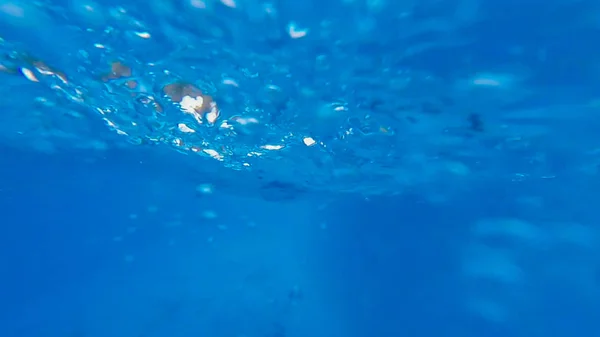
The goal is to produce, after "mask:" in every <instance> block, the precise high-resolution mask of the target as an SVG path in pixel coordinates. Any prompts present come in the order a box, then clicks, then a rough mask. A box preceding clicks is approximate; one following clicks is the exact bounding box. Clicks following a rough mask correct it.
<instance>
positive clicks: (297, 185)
mask: <svg viewBox="0 0 600 337" xmlns="http://www.w3.org/2000/svg"><path fill="white" fill-rule="evenodd" d="M580 3H582V2H581V1H579V2H568V1H566V2H558V3H554V4H552V5H549V7H548V8H552V9H551V10H548V11H547V12H548V13H546V12H545V13H546V14H545V16H544V17H541V18H540V20H547V21H550V20H552V21H553V26H551V25H549V24H548V22H546V21H543V22H541V23H540V24H539V25H537V26H536V28H529V29H528V30H524V31H522V32H519V33H518V34H517V32H515V31H514V30H515V29H512V30H511V27H517V26H518V25H519V24H520V23H523V24H525V23H527V24H528V21H529V20H530V17H527V19H525V18H524V17H526V15H516V14H515V13H516V12H514V11H511V10H510V9H511V8H509V7H510V5H505V6H507V8H504V9H506V13H507V14H506V16H503V15H501V14H499V13H501V12H502V11H499V9H498V6H500V7H502V6H504V5H498V4H492V3H483V2H478V1H476V0H455V1H434V0H427V1H404V2H402V3H398V2H389V1H385V0H379V1H378V0H336V1H328V2H325V3H323V2H317V1H308V2H278V1H251V0H249V1H241V0H238V1H234V0H222V1H216V0H207V1H203V0H178V1H159V0H154V1H148V2H143V3H141V2H140V3H136V2H131V3H117V2H113V1H104V2H102V5H101V4H100V3H94V2H91V1H67V2H64V1H62V2H61V1H38V2H19V1H7V0H3V1H0V36H1V37H2V39H1V40H0V48H1V52H2V58H1V59H0V73H1V75H0V76H1V78H2V81H3V85H2V87H1V90H2V96H3V99H2V100H1V101H0V103H1V105H2V110H3V113H2V115H1V116H0V118H1V120H0V121H1V122H0V131H1V134H0V135H1V139H2V142H3V144H4V145H6V146H11V147H19V148H22V149H28V150H35V151H43V152H45V153H55V152H60V151H71V150H83V151H87V152H89V154H90V156H91V157H102V156H103V152H105V151H109V150H110V149H113V148H121V149H126V150H131V151H136V149H138V148H139V147H145V148H148V147H151V146H154V147H155V151H156V153H159V152H160V151H163V149H172V150H174V151H177V152H180V153H182V154H183V155H188V156H193V157H194V159H193V160H186V161H185V162H186V163H187V164H186V165H191V166H193V167H194V168H195V169H197V170H198V171H199V172H202V171H203V168H204V167H210V168H211V169H210V170H211V172H215V171H218V170H221V169H222V170H232V171H235V172H245V173H244V174H242V173H240V175H239V176H237V175H235V174H231V175H230V177H231V179H239V180H242V179H254V180H256V181H262V179H264V181H266V183H264V184H263V183H257V184H255V185H256V186H260V188H261V189H265V190H267V191H270V187H269V186H275V187H277V186H288V187H289V189H287V190H289V191H298V192H300V191H315V190H318V191H330V192H335V193H342V192H358V193H363V194H398V193H405V192H412V193H414V192H417V191H418V193H422V194H424V195H426V196H427V198H428V199H430V200H436V201H442V200H444V199H445V198H447V197H448V196H449V195H452V194H455V193H457V192H460V191H462V190H464V189H465V188H466V187H465V186H472V185H469V184H472V183H477V182H485V181H489V180H490V179H493V180H494V181H499V180H500V181H506V182H512V181H532V180H534V181H535V180H544V179H553V178H555V177H557V176H578V175H582V174H583V175H589V174H595V173H596V170H597V169H596V166H597V163H598V149H597V145H598V144H597V143H590V142H588V141H583V139H589V138H590V137H594V138H595V139H597V138H598V137H597V132H596V130H597V126H598V125H597V124H598V119H594V118H590V116H594V115H595V114H596V113H597V99H596V98H595V97H594V95H595V93H593V91H592V90H591V89H590V88H592V87H593V84H597V78H598V77H597V76H596V77H594V74H597V72H598V71H597V69H600V68H598V67H597V63H595V62H592V61H590V60H588V59H587V58H585V54H581V55H582V56H568V55H565V54H564V52H562V50H564V48H562V47H563V45H562V43H563V42H565V41H566V40H567V37H565V36H564V34H563V33H562V32H561V31H557V30H556V29H553V28H552V27H554V26H556V25H558V23H556V22H562V21H564V20H562V21H560V20H559V19H560V18H562V17H563V14H562V13H563V12H564V13H569V20H570V21H568V22H564V25H565V27H566V26H567V25H568V24H572V23H573V22H575V21H576V22H577V24H576V26H574V27H573V30H571V31H577V32H582V34H581V35H580V36H582V39H583V40H582V41H584V40H585V39H586V37H585V36H586V35H585V34H584V33H585V32H587V31H589V30H593V29H595V28H594V27H595V25H596V24H595V23H594V21H593V20H587V19H585V18H588V17H589V12H590V8H591V9H592V11H596V12H597V11H598V6H597V5H595V6H593V7H587V9H586V10H579V9H578V7H577V4H580ZM587 5H590V4H587ZM520 11H522V12H523V13H525V12H527V11H530V12H531V13H530V14H532V13H533V9H531V8H529V7H527V6H525V7H523V8H520ZM561 11H562V12H561ZM502 13H504V12H502ZM528 13H529V12H528ZM511 15H513V16H514V17H511ZM515 15H516V16H515ZM532 17H533V16H532ZM509 19H511V20H509ZM507 21H510V22H511V23H512V26H509V25H507ZM503 27H504V28H506V35H505V36H504V37H503V38H502V39H499V38H498V33H497V32H498V29H503ZM539 36H542V37H543V38H538V39H537V40H535V39H533V38H535V37H539ZM528 39H532V40H531V41H530V40H528ZM527 43H530V44H527ZM588 45H589V46H591V45H595V44H593V43H590V44H588ZM573 57H574V58H578V57H581V58H582V59H581V62H576V64H577V66H578V67H581V68H582V69H583V70H578V69H577V70H574V69H572V67H570V69H571V70H569V71H567V70H565V64H571V63H569V62H571V61H570V60H571V59H572V58H573ZM565 75H568V76H567V77H565V78H566V79H565V81H564V82H560V81H558V80H556V77H560V76H563V77H564V76H565ZM566 134H569V137H568V138H567V137H565V135H566ZM160 153H163V152H160ZM169 158H176V157H169ZM170 160H171V159H170ZM182 162H183V159H182ZM173 165H179V164H178V163H177V162H174V163H173ZM236 177H243V178H236ZM275 190H277V188H276V189H275ZM283 190H284V189H282V191H283ZM277 193H278V192H275V194H277ZM286 193H288V192H282V195H284V197H283V198H286V196H285V194H286ZM267 194H268V195H271V194H272V193H270V192H267ZM288 194H289V195H288V196H287V197H288V198H289V197H291V195H292V194H294V193H293V192H289V193H288Z"/></svg>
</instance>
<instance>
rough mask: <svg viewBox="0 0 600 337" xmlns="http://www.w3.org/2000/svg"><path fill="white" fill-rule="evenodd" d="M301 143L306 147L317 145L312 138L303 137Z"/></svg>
mask: <svg viewBox="0 0 600 337" xmlns="http://www.w3.org/2000/svg"><path fill="white" fill-rule="evenodd" d="M302 142H303V143H304V145H306V146H313V145H315V144H316V143H317V141H315V140H314V139H313V138H311V137H304V139H302Z"/></svg>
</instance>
